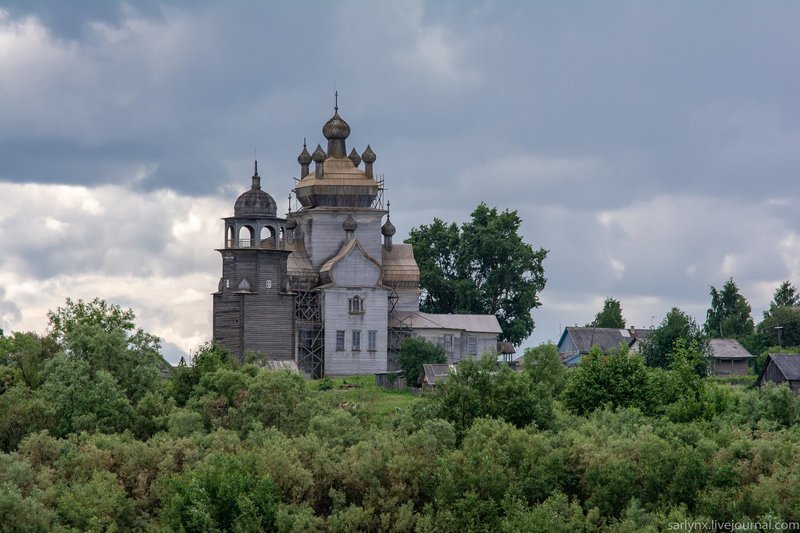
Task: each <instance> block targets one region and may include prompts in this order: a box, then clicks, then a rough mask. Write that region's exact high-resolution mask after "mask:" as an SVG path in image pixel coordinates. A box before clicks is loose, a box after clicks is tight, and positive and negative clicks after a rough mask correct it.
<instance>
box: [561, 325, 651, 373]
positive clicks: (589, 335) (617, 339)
mask: <svg viewBox="0 0 800 533" xmlns="http://www.w3.org/2000/svg"><path fill="white" fill-rule="evenodd" d="M651 332H652V330H650V329H637V328H634V327H631V328H628V329H616V328H593V327H578V326H568V327H566V328H564V332H563V333H562V334H561V338H559V340H558V344H557V345H556V346H557V348H558V353H559V354H560V355H561V362H562V363H563V364H564V365H565V366H576V365H578V364H580V362H581V357H582V356H584V355H586V354H588V353H589V350H591V349H592V347H593V346H597V347H598V348H600V350H602V351H603V352H604V353H606V352H611V351H613V350H619V348H620V346H624V347H626V348H629V349H631V350H634V351H635V350H638V345H639V343H640V342H641V341H642V340H644V339H646V338H647V337H648V336H649V335H650V333H651Z"/></svg>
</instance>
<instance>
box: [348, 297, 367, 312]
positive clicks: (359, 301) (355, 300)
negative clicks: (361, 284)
mask: <svg viewBox="0 0 800 533" xmlns="http://www.w3.org/2000/svg"><path fill="white" fill-rule="evenodd" d="M348 304H349V310H350V314H351V315H360V314H363V313H364V298H362V297H361V296H353V297H352V298H350V299H349V300H348Z"/></svg>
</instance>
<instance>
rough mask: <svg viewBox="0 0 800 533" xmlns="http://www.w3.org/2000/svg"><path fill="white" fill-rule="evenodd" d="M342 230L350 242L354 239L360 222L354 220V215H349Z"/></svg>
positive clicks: (343, 223)
mask: <svg viewBox="0 0 800 533" xmlns="http://www.w3.org/2000/svg"><path fill="white" fill-rule="evenodd" d="M342 229H343V230H344V234H345V241H346V242H350V241H351V240H352V239H353V234H354V233H355V231H356V230H357V229H358V222H356V219H354V218H353V213H352V212H351V213H347V218H345V219H344V222H342Z"/></svg>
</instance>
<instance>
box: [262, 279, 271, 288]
mask: <svg viewBox="0 0 800 533" xmlns="http://www.w3.org/2000/svg"><path fill="white" fill-rule="evenodd" d="M264 288H265V289H271V288H272V280H271V279H268V280H266V281H264Z"/></svg>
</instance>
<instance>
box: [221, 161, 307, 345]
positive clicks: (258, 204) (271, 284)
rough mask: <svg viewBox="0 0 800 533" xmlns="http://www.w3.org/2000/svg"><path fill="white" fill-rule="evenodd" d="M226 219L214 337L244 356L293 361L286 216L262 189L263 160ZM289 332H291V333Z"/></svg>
mask: <svg viewBox="0 0 800 533" xmlns="http://www.w3.org/2000/svg"><path fill="white" fill-rule="evenodd" d="M223 220H224V221H225V238H224V246H223V248H218V249H217V251H218V252H219V253H220V254H221V255H222V277H221V278H220V280H219V286H218V287H217V292H215V293H213V295H212V297H213V307H214V309H213V314H214V316H213V322H214V325H213V329H214V341H216V342H217V343H219V344H220V345H222V346H224V347H225V348H227V349H228V350H229V351H230V352H231V354H232V355H233V356H235V357H238V358H239V359H240V360H243V359H244V356H245V353H247V352H250V351H252V352H259V353H265V354H267V356H268V357H269V359H271V360H294V335H292V334H291V333H290V332H292V331H293V329H294V295H293V294H291V293H290V292H289V284H288V276H287V271H286V268H287V266H286V265H287V258H288V257H289V254H290V253H291V251H290V250H287V247H286V232H287V228H286V219H283V218H279V217H278V216H277V207H276V205H275V200H274V199H273V198H272V196H270V195H269V194H267V193H266V192H265V191H263V190H262V189H261V177H260V176H259V175H258V162H257V161H256V162H255V171H254V173H253V177H252V183H251V186H250V189H249V190H247V191H245V192H244V193H242V194H241V195H240V196H239V198H237V199H236V203H235V204H234V207H233V216H232V217H227V218H224V219H223ZM287 332H288V333H287Z"/></svg>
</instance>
